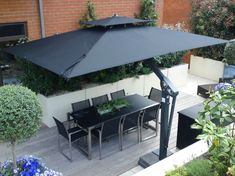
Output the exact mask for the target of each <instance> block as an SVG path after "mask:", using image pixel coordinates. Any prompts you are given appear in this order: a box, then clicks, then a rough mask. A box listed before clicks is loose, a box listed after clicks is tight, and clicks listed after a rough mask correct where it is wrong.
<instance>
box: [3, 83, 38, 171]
mask: <svg viewBox="0 0 235 176" xmlns="http://www.w3.org/2000/svg"><path fill="white" fill-rule="evenodd" d="M41 115H42V111H41V107H40V104H39V101H38V99H37V96H36V94H35V93H34V92H32V91H31V90H29V89H28V88H26V87H22V86H10V85H8V86H2V87H0V141H5V142H10V144H11V149H12V158H13V166H14V168H16V154H15V146H16V143H17V142H23V141H25V140H27V139H29V138H30V137H31V136H32V135H34V134H35V133H36V132H37V130H38V129H39V127H40V122H41V118H40V117H41Z"/></svg>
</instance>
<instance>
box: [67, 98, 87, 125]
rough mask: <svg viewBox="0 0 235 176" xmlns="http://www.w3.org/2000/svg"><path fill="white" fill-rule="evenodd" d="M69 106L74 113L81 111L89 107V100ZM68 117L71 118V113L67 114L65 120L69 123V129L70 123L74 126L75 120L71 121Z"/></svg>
mask: <svg viewBox="0 0 235 176" xmlns="http://www.w3.org/2000/svg"><path fill="white" fill-rule="evenodd" d="M71 106H72V112H76V111H81V110H84V109H86V108H89V107H91V104H90V100H89V99H86V100H82V101H78V102H75V103H71ZM70 117H71V113H70V112H68V113H67V120H68V122H69V128H70V126H71V122H72V121H73V122H74V124H77V123H76V120H74V119H71V118H70Z"/></svg>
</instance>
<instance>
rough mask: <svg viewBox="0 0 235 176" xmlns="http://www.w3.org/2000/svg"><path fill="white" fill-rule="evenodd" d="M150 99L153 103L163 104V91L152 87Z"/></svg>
mask: <svg viewBox="0 0 235 176" xmlns="http://www.w3.org/2000/svg"><path fill="white" fill-rule="evenodd" d="M148 98H149V99H151V100H153V101H156V102H161V101H162V91H161V90H159V89H156V88H154V87H152V88H151V90H150V93H149V96H148Z"/></svg>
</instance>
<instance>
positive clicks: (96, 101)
mask: <svg viewBox="0 0 235 176" xmlns="http://www.w3.org/2000/svg"><path fill="white" fill-rule="evenodd" d="M91 101H92V105H93V106H97V105H100V104H104V103H107V102H108V101H109V98H108V95H107V94H105V95H102V96H99V97H95V98H92V99H91Z"/></svg>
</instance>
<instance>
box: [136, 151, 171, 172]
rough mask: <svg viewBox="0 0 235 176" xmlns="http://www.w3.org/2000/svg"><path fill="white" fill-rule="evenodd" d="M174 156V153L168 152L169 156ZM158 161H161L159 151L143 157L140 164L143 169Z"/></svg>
mask: <svg viewBox="0 0 235 176" xmlns="http://www.w3.org/2000/svg"><path fill="white" fill-rule="evenodd" d="M172 154H173V153H172V152H171V151H167V156H170V155H172ZM158 161H159V149H157V150H154V151H152V152H150V153H147V154H145V155H144V156H141V157H140V159H139V161H138V164H139V165H140V166H141V167H143V168H147V167H149V166H151V165H153V164H155V163H157V162H158Z"/></svg>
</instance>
